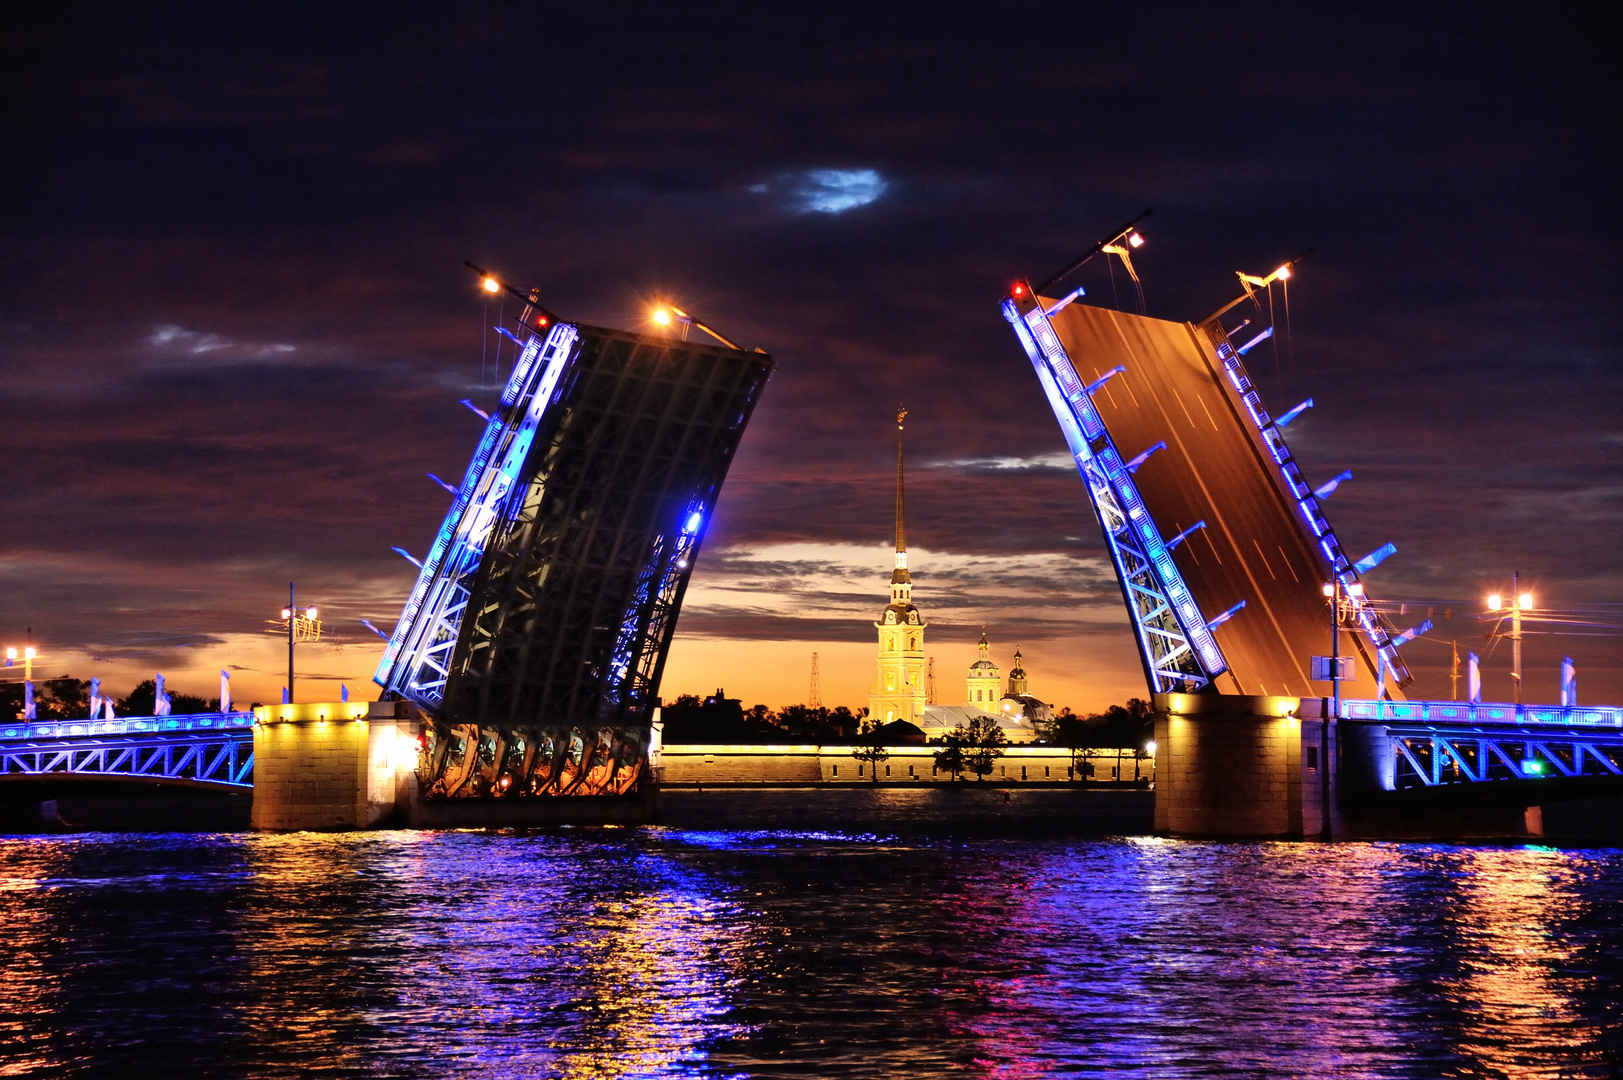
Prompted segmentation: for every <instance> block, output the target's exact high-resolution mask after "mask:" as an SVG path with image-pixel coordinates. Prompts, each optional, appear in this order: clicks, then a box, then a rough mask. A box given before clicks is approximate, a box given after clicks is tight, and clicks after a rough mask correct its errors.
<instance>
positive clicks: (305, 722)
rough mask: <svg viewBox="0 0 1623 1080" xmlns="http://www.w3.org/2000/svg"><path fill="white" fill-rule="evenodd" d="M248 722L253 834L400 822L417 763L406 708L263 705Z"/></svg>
mask: <svg viewBox="0 0 1623 1080" xmlns="http://www.w3.org/2000/svg"><path fill="white" fill-rule="evenodd" d="M254 716H255V720H256V723H255V725H254V806H253V827H254V828H256V829H269V830H304V829H371V828H379V827H386V826H389V825H396V824H402V823H403V811H404V810H405V808H406V807H407V806H408V805H409V803H410V792H411V786H412V783H413V781H414V777H413V775H412V772H413V769H414V768H415V767H416V764H417V754H416V745H417V743H416V740H417V728H418V723H419V721H418V716H417V711H416V709H415V708H413V707H412V706H411V705H410V703H408V702H395V701H372V702H366V701H360V702H352V701H346V702H323V703H316V704H309V705H265V706H261V707H260V708H258V709H255V710H254Z"/></svg>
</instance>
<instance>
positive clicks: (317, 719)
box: [252, 701, 659, 831]
mask: <svg viewBox="0 0 1623 1080" xmlns="http://www.w3.org/2000/svg"><path fill="white" fill-rule="evenodd" d="M255 721H256V722H255V724H254V794H253V815H252V816H253V827H254V828H255V829H265V830H271V831H301V830H326V831H343V830H349V829H386V828H409V829H468V828H526V827H538V826H548V825H607V824H619V825H635V824H642V823H645V822H648V821H652V820H654V819H655V818H656V817H657V815H658V812H659V796H658V785H657V784H655V783H654V782H653V779H652V777H651V776H650V775H648V767H647V765H646V763H642V764H640V766H639V768H640V773H639V776H638V781H639V782H638V783H637V784H636V785H635V788H634V790H633V792H632V793H630V794H627V795H612V794H611V795H603V794H596V795H594V794H569V795H558V796H553V797H542V798H491V797H483V798H480V797H471V798H444V797H440V798H434V797H432V792H430V797H429V798H425V797H424V791H423V785H422V782H421V781H420V780H419V777H418V765H419V745H420V744H419V741H418V740H419V736H420V735H422V734H423V732H424V730H425V727H426V726H428V721H427V718H426V717H425V716H424V715H423V714H422V713H421V712H419V711H418V709H417V707H416V706H415V705H413V704H412V703H411V702H409V701H374V702H364V701H363V702H325V703H317V704H308V705H268V706H261V707H260V708H259V709H256V710H255ZM477 751H478V747H474V748H473V752H475V753H477ZM499 756H500V755H499V754H498V757H499Z"/></svg>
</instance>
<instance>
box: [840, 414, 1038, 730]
mask: <svg viewBox="0 0 1623 1080" xmlns="http://www.w3.org/2000/svg"><path fill="white" fill-rule="evenodd" d="M906 417H907V410H906V409H902V410H900V411H899V412H898V413H897V414H896V561H895V565H894V567H893V568H892V570H891V572H890V603H889V604H887V605H886V606H885V610H884V611H882V612H880V615H879V621H877V622H875V623H874V628H875V629H876V630H878V632H879V655H878V657H877V670H876V672H875V675H874V684H873V686H872V688H870V690H869V691H868V719H869V721H870V722H871V723H873V724H876V725H884V724H892V723H896V722H898V721H903V722H906V723H909V724H912V725H913V726H914V727H916V728H918V729H919V730H920V731H922V732H923V733H924V736H925V738H926V739H930V740H936V739H939V738H941V737H942V736H943V735H945V734H947V733H948V732H950V731H951V730H952V729H953V728H955V727H958V726H959V725H960V724H962V725H964V726H968V724H969V721H970V720H972V719H974V718H975V717H978V716H987V715H990V716H995V717H996V718H997V721H998V726H999V727H1001V728H1002V729H1003V733H1004V735H1006V736H1007V737H1008V740H1009V742H1010V743H1015V744H1018V743H1029V742H1031V741H1032V740H1034V739H1035V738H1036V737H1037V733H1038V726H1039V725H1041V724H1045V723H1046V722H1047V721H1049V720H1051V719H1053V709H1052V707H1051V706H1049V705H1047V704H1045V703H1044V702H1042V701H1039V700H1038V699H1037V698H1035V697H1032V696H1031V693H1030V687H1029V684H1028V680H1027V678H1026V672H1025V668H1024V667H1023V666H1022V665H1021V659H1022V658H1021V655H1020V650H1019V649H1018V648H1017V649H1015V652H1014V666H1013V667H1012V668H1010V669H1009V679H1008V683H1007V685H1004V684H1002V682H1001V678H1000V673H999V671H998V667H997V665H996V664H994V663H993V662H992V659H991V656H990V650H991V646H990V645H988V644H987V640H986V634H985V633H984V632H982V634H981V640H980V657H979V659H977V660H976V661H975V662H974V663H973V664H971V665H969V673H968V676H967V680H966V694H965V698H964V704H962V705H937V704H932V703H930V702H929V701H928V700H927V699H928V695H927V693H926V686H925V658H924V630H925V628H926V626H928V625H929V624H927V623H926V622H925V621H924V616H923V614H922V613H920V611H919V609H918V608H917V607H915V606H914V604H913V579H912V578H911V577H910V576H909V575H908V572H907V529H906V515H905V512H904V511H905V507H904V499H903V488H902V474H903V467H902V466H903V457H902V424H903V421H904V420H905V419H906Z"/></svg>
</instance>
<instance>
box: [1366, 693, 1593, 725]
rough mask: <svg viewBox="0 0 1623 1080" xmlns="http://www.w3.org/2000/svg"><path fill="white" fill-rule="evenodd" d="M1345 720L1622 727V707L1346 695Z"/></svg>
mask: <svg viewBox="0 0 1623 1080" xmlns="http://www.w3.org/2000/svg"><path fill="white" fill-rule="evenodd" d="M1340 718H1341V719H1343V720H1370V721H1386V722H1391V723H1411V724H1516V725H1527V724H1559V725H1561V726H1565V727H1574V726H1578V727H1614V728H1623V708H1618V707H1616V706H1611V705H1515V704H1511V703H1508V702H1487V703H1482V702H1466V701H1368V700H1353V699H1347V698H1343V699H1342V702H1341V713H1340Z"/></svg>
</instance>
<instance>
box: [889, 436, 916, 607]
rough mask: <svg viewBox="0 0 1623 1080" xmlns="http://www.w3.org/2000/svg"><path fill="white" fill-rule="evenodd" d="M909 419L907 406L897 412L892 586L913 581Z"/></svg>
mask: <svg viewBox="0 0 1623 1080" xmlns="http://www.w3.org/2000/svg"><path fill="white" fill-rule="evenodd" d="M906 419H907V408H906V407H905V406H903V407H900V408H898V409H897V410H896V569H895V570H893V571H892V572H891V575H890V580H891V583H892V584H898V583H900V582H905V581H911V580H912V579H911V578H909V577H908V574H907V517H906V512H905V508H904V504H903V499H902V421H904V420H906Z"/></svg>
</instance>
